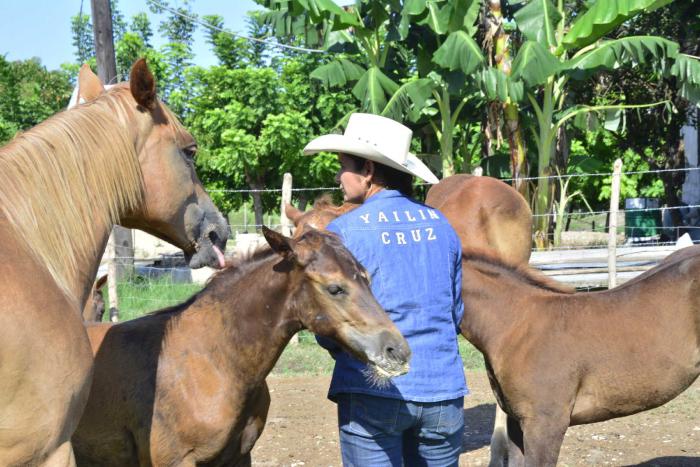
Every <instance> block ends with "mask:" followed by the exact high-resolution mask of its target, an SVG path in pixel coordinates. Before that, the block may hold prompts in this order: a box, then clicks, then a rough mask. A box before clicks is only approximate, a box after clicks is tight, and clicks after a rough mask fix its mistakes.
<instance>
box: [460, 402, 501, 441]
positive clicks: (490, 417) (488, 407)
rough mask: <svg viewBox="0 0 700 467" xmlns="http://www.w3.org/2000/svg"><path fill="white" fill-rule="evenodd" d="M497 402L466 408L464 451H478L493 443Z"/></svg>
mask: <svg viewBox="0 0 700 467" xmlns="http://www.w3.org/2000/svg"><path fill="white" fill-rule="evenodd" d="M495 414H496V404H480V405H477V406H475V407H470V408H468V409H464V436H463V438H462V452H470V451H476V450H477V449H481V448H483V447H484V446H488V445H489V444H490V443H491V433H492V432H493V421H494V417H495Z"/></svg>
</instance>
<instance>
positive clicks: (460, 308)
mask: <svg viewBox="0 0 700 467" xmlns="http://www.w3.org/2000/svg"><path fill="white" fill-rule="evenodd" d="M454 237H455V238H456V242H455V243H456V246H457V248H456V251H455V255H454V256H455V257H454V284H453V285H452V296H453V297H454V307H453V308H452V310H453V311H452V317H453V319H454V323H455V329H456V330H457V334H459V333H460V332H461V330H460V328H459V325H460V323H461V322H462V316H464V302H463V301H462V247H461V244H460V242H459V237H457V235H456V234H455V235H454Z"/></svg>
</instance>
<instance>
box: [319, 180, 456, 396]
mask: <svg viewBox="0 0 700 467" xmlns="http://www.w3.org/2000/svg"><path fill="white" fill-rule="evenodd" d="M328 230H330V231H331V232H334V233H336V234H338V235H339V236H340V237H341V238H342V240H343V243H344V244H345V246H346V247H347V248H348V249H349V250H350V252H351V253H352V254H353V255H355V257H356V258H357V260H358V261H359V262H360V263H361V264H362V265H363V266H364V267H365V268H366V269H367V271H368V272H369V274H370V276H371V278H372V283H371V288H372V292H373V293H374V295H375V296H376V297H377V301H378V302H379V304H380V305H381V306H382V307H383V308H384V309H385V310H386V312H387V313H388V314H389V317H390V318H391V319H392V320H393V322H394V324H396V326H397V327H398V328H399V330H400V331H401V333H402V334H403V335H404V337H405V338H406V340H407V341H408V344H409V346H410V348H411V352H412V357H411V362H410V370H409V372H408V373H407V374H405V375H403V376H399V377H397V378H393V379H392V380H391V384H390V385H389V386H388V387H384V388H379V387H376V386H372V385H371V384H370V383H369V382H368V381H367V380H366V378H365V376H363V374H362V370H363V369H364V368H365V364H363V363H361V362H360V361H358V360H357V359H355V358H353V357H352V356H350V355H349V354H347V353H345V352H343V351H342V350H339V348H338V347H337V346H335V345H334V344H333V343H331V342H329V341H328V340H324V339H319V343H320V344H321V345H323V346H324V347H326V348H328V349H329V350H330V351H331V354H332V355H333V356H334V358H335V369H334V370H333V379H332V381H331V387H330V391H329V398H330V399H333V398H334V397H333V396H334V395H335V394H340V393H361V394H371V395H376V396H382V397H389V398H395V399H402V400H407V401H413V402H436V401H444V400H450V399H455V398H458V397H461V396H464V395H465V394H467V393H468V390H467V386H466V381H465V379H464V370H463V368H462V360H461V358H460V356H459V352H458V349H457V333H458V332H459V330H458V328H459V322H460V320H461V319H462V314H463V313H464V304H463V303H462V261H461V257H462V253H461V246H460V241H459V237H457V234H456V233H455V231H454V230H453V229H452V227H451V226H450V225H449V223H448V222H447V220H446V219H445V218H444V216H443V215H442V214H441V213H440V212H439V211H437V210H435V209H433V208H429V207H427V206H425V205H423V204H419V203H417V202H415V201H413V200H411V199H410V198H408V197H406V196H404V195H402V194H401V193H400V192H398V191H394V190H382V191H380V192H379V193H376V194H375V195H373V196H371V197H370V198H369V199H367V200H366V201H365V202H364V204H362V205H361V206H360V207H358V208H357V209H354V210H353V211H350V212H349V213H347V214H345V215H343V216H341V217H339V218H337V219H336V220H334V221H333V222H332V223H331V224H329V226H328Z"/></svg>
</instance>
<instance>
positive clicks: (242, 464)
mask: <svg viewBox="0 0 700 467" xmlns="http://www.w3.org/2000/svg"><path fill="white" fill-rule="evenodd" d="M252 465H253V460H252V459H251V457H250V453H248V454H246V455H245V456H243V457H241V458H240V459H239V460H238V462H236V467H250V466H252Z"/></svg>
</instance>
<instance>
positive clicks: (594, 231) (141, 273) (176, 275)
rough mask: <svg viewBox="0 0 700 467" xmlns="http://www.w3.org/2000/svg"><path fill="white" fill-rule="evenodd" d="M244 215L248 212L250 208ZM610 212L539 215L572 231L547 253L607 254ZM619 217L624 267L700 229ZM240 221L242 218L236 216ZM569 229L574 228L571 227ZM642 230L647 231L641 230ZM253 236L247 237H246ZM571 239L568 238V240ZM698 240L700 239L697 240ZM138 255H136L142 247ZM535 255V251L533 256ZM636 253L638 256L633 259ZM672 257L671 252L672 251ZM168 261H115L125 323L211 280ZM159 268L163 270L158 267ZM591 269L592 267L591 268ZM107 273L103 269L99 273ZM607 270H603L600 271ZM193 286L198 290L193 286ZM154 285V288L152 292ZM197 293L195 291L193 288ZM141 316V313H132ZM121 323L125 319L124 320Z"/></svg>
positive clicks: (177, 260) (236, 232)
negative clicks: (125, 269)
mask: <svg viewBox="0 0 700 467" xmlns="http://www.w3.org/2000/svg"><path fill="white" fill-rule="evenodd" d="M697 170H700V168H698V167H686V168H680V169H659V170H645V171H630V172H622V174H621V177H625V176H626V175H658V174H662V173H668V172H686V173H688V172H693V171H697ZM612 176H613V173H612V172H596V173H579V174H567V175H562V176H559V175H551V176H548V177H528V178H526V180H542V179H544V178H547V179H550V180H564V179H569V178H573V177H591V178H592V177H603V178H612ZM502 181H503V182H505V183H509V182H511V181H512V179H502ZM339 189H340V188H339V187H337V186H331V187H297V188H291V190H290V191H291V192H292V193H294V194H303V193H319V192H326V193H329V192H330V193H334V192H337V191H338V190H339ZM282 191H283V190H282V188H265V189H257V190H255V189H216V190H209V192H210V193H212V194H214V193H219V194H232V193H235V194H254V193H280V194H282ZM246 209H249V208H247V207H246ZM674 211H679V212H680V213H682V214H683V215H684V218H685V219H688V218H692V219H691V220H693V221H697V225H695V224H692V223H688V224H685V225H681V226H678V227H668V226H667V227H664V225H663V222H662V221H661V219H662V218H663V217H664V215H667V214H668V213H671V212H674ZM611 213H612V211H611V210H596V211H588V210H578V211H571V212H569V211H567V212H564V213H561V214H558V213H556V212H549V213H544V214H535V215H533V219H537V218H538V217H549V218H551V220H552V221H553V222H562V223H564V224H563V227H564V226H567V227H569V228H570V229H569V230H566V229H562V230H563V235H564V238H563V239H562V240H563V241H562V244H561V245H558V246H551V247H549V251H551V252H555V253H556V252H560V253H566V252H568V251H571V252H572V253H574V254H576V253H575V252H580V251H583V250H589V251H591V248H594V249H595V248H598V249H602V248H605V246H606V244H607V242H608V240H607V238H608V235H609V232H608V226H609V224H610V222H609V220H610V219H609V218H610V215H611ZM629 213H634V214H635V215H639V214H654V216H653V217H654V222H653V225H650V226H646V227H647V228H646V230H644V232H646V233H649V232H651V233H652V235H645V236H642V235H640V226H639V225H627V223H626V222H624V220H625V218H626V216H627V215H628V214H629ZM616 215H617V216H618V217H617V219H618V222H617V225H618V227H617V230H616V232H617V236H618V239H619V243H620V244H621V245H625V246H626V247H628V248H631V250H629V251H627V252H624V253H620V254H619V255H618V259H619V260H620V261H625V258H626V257H628V256H630V255H635V254H640V253H644V252H645V251H647V250H649V248H656V247H662V249H663V248H664V247H667V248H672V247H673V246H674V245H675V241H674V240H671V239H672V238H674V237H677V236H678V235H677V234H679V233H680V232H681V231H683V232H697V231H698V229H700V204H688V205H680V206H659V207H640V208H634V209H628V210H626V211H625V210H620V211H617V212H616ZM238 217H240V216H238ZM250 218H251V219H254V215H253V214H252V212H251V213H250ZM265 218H266V221H265V222H264V225H266V226H267V227H270V228H273V229H280V228H281V227H282V226H283V224H282V223H281V222H280V221H279V217H278V216H276V215H271V214H270V213H266V214H265ZM569 224H570V225H569ZM262 225H263V224H259V223H256V222H247V221H246V222H230V227H231V232H232V235H231V238H230V239H229V251H230V250H231V249H233V251H236V248H238V247H239V246H240V245H239V243H240V242H241V241H242V239H244V240H245V241H246V242H252V243H251V244H250V245H248V246H247V247H245V248H255V247H256V245H257V244H258V243H256V240H255V238H257V239H258V240H257V241H258V242H262V239H261V238H260V237H259V236H257V235H256V234H255V232H256V231H257V230H258V229H260V228H261V227H262ZM642 227H644V226H642ZM249 232H251V233H253V235H249V236H248V237H245V236H244V234H246V233H249ZM662 232H665V233H667V234H668V235H667V237H668V238H667V239H664V238H662V236H661V233H662ZM578 234H581V235H583V237H586V235H592V236H593V237H594V238H584V240H582V241H581V240H576V239H575V238H574V237H576V235H578ZM554 235H555V234H554V233H551V232H550V233H548V234H547V235H546V236H545V237H546V238H547V239H548V240H549V241H550V244H551V243H552V242H553V240H554ZM567 236H568V237H567ZM697 238H700V235H698V236H697ZM136 246H137V249H138V245H136ZM535 251H536V250H533V254H534V252H535ZM630 251H633V252H634V253H630ZM669 251H670V250H669ZM166 256H169V257H171V258H169V259H168V260H167V261H164V260H163V258H164V256H163V254H162V253H157V252H156V253H150V254H148V253H146V254H143V253H142V254H141V255H140V256H137V257H136V258H134V257H132V256H123V255H121V256H117V257H116V258H115V260H116V261H120V262H124V263H131V264H133V269H132V274H130V275H129V276H127V278H126V280H125V281H123V282H122V283H120V285H119V286H120V290H122V289H123V291H122V292H120V293H119V302H120V304H123V305H122V306H123V307H126V308H129V309H130V310H131V311H129V310H127V311H126V314H125V315H124V314H123V316H124V318H130V317H133V316H135V315H134V314H133V313H136V314H138V313H140V311H138V310H154V309H158V308H162V307H166V306H171V305H173V304H174V303H177V302H178V301H180V299H179V298H178V297H179V295H178V294H183V295H186V294H188V293H193V291H196V290H197V287H202V286H203V284H204V283H205V281H206V280H207V277H208V274H200V275H199V277H198V278H195V277H194V276H195V273H194V272H193V271H190V270H189V268H188V267H187V265H186V264H185V261H184V257H183V256H182V253H180V252H178V251H177V250H176V249H174V247H173V249H172V250H171V251H169V252H168V253H167V254H166ZM158 263H161V264H158ZM587 267H588V268H591V266H590V265H587ZM101 269H104V266H103V267H102V268H101ZM602 270H603V268H601V271H602ZM192 282H195V283H196V284H195V285H193V284H192ZM153 284H156V286H153ZM193 287H194V288H193ZM597 288H599V286H596V285H582V286H581V287H579V290H594V289H597ZM134 310H137V311H134ZM124 318H122V319H124Z"/></svg>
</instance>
